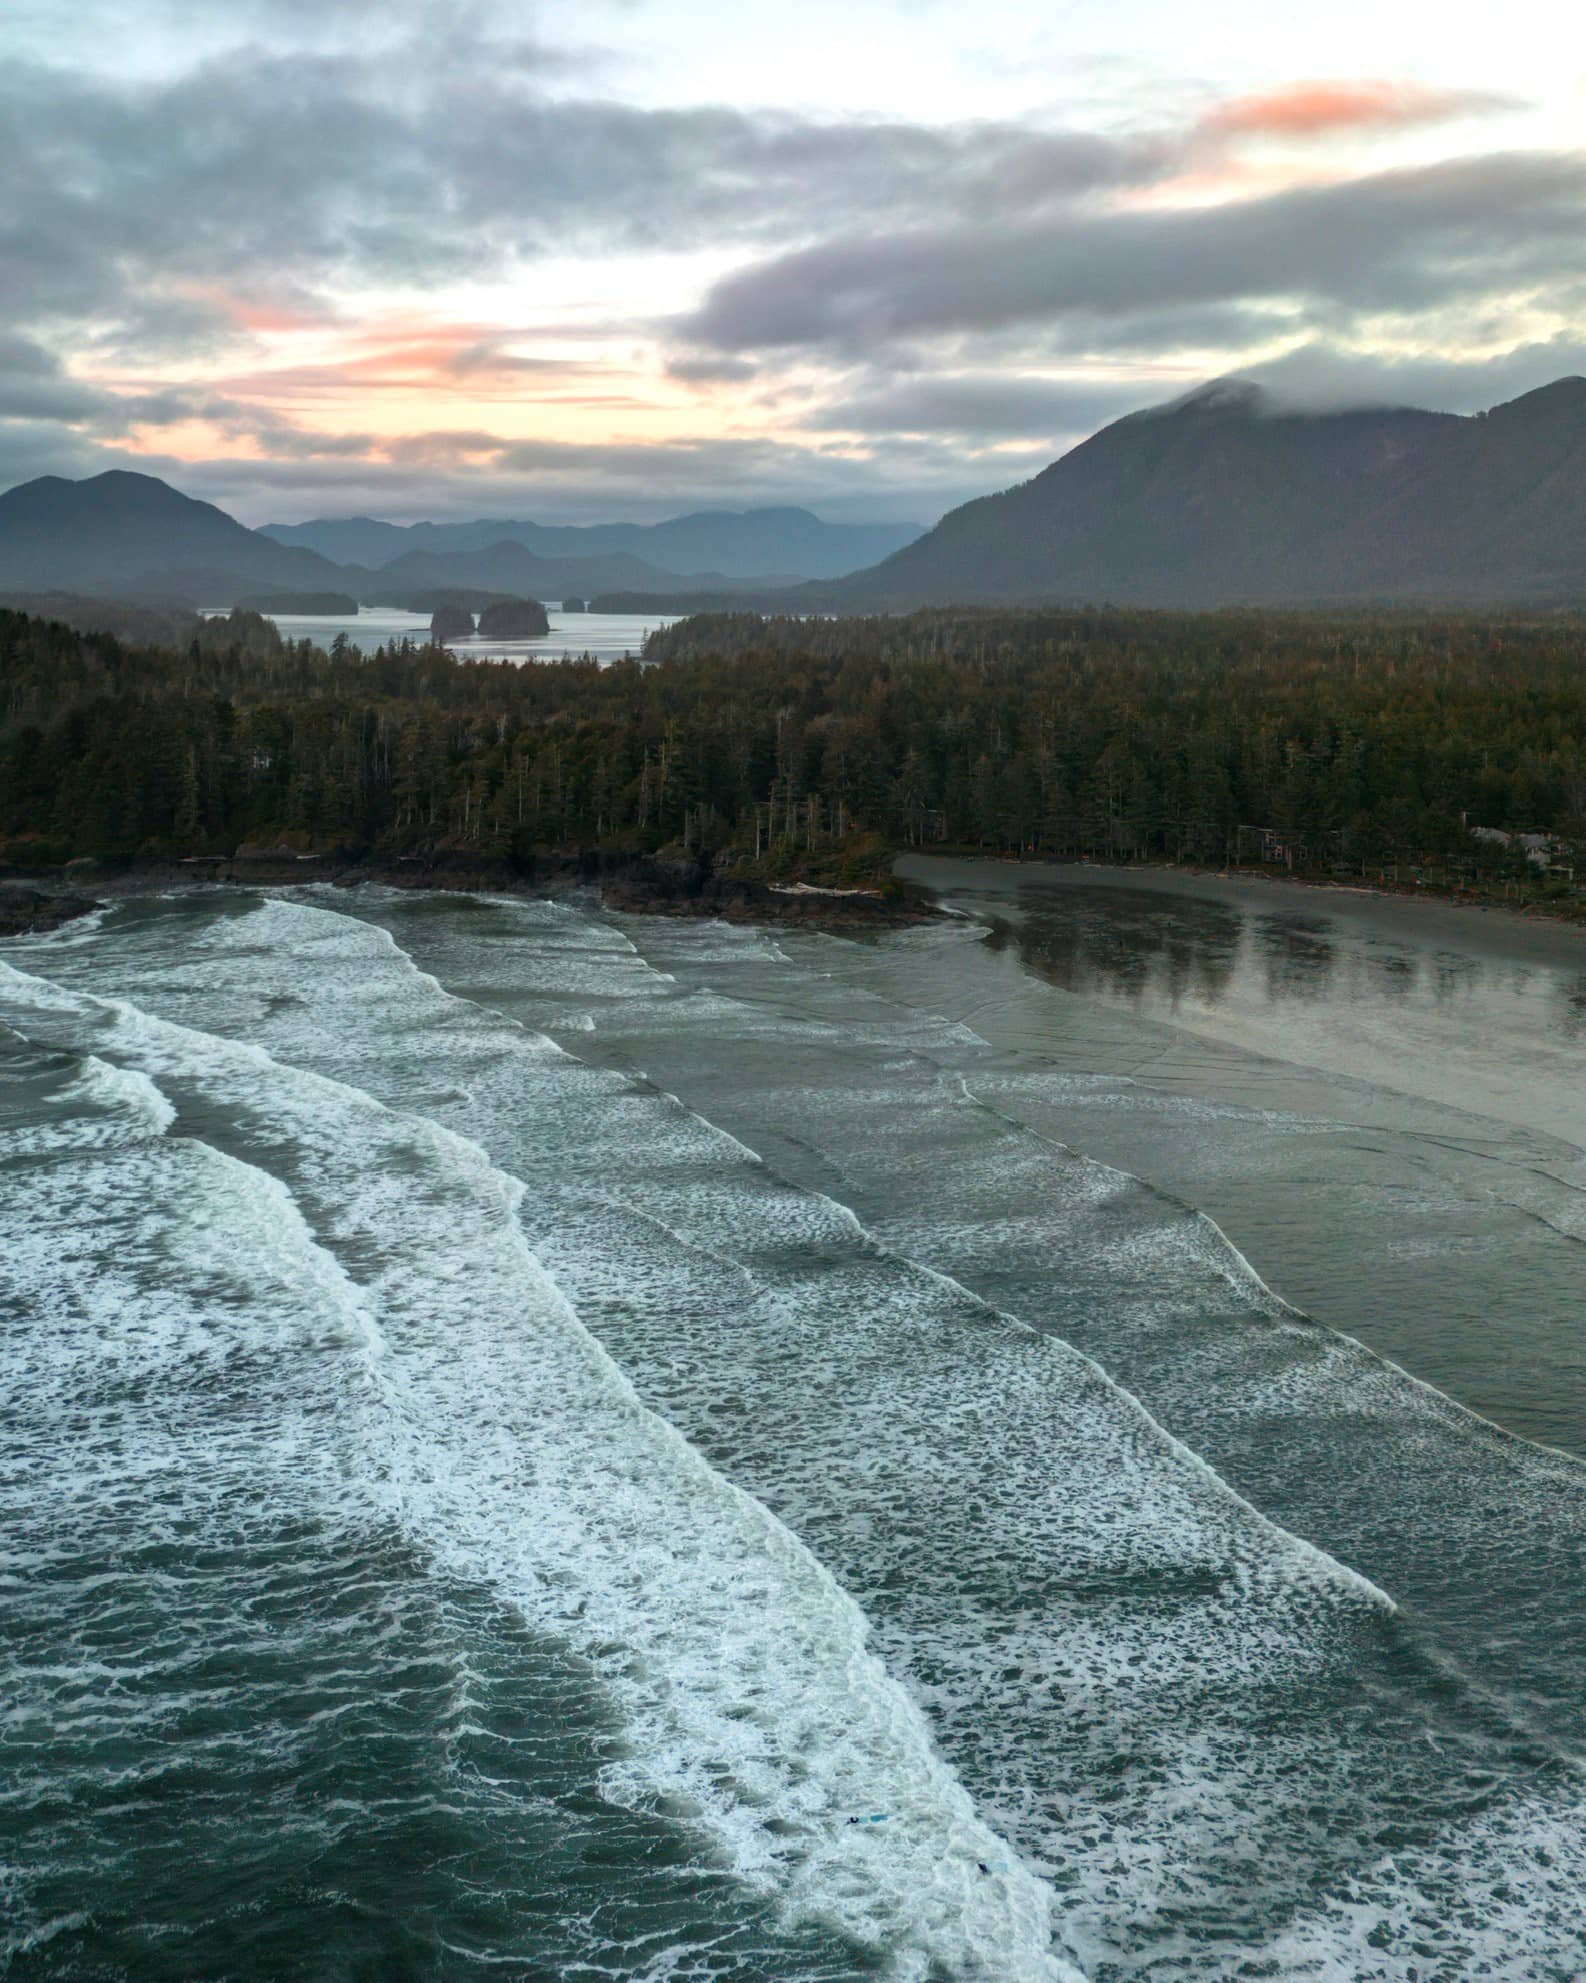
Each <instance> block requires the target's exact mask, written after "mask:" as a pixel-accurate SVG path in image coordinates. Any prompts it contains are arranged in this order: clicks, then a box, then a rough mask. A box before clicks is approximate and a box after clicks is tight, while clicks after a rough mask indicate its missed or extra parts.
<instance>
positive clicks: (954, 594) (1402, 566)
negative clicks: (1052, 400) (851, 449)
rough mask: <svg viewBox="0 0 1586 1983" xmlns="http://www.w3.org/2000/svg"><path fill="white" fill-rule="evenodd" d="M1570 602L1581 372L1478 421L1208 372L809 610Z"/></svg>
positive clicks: (1578, 520)
mask: <svg viewBox="0 0 1586 1983" xmlns="http://www.w3.org/2000/svg"><path fill="white" fill-rule="evenodd" d="M1012 600H1030V601H1036V600H1043V601H1053V602H1070V603H1082V602H1094V603H1102V602H1110V603H1115V604H1120V605H1141V606H1162V607H1190V608H1193V607H1214V606H1224V605H1242V604H1248V605H1310V604H1316V605H1321V604H1331V605H1342V604H1357V605H1366V604H1387V605H1394V604H1400V605H1414V604H1422V603H1439V604H1446V605H1458V604H1465V605H1472V606H1479V605H1500V604H1501V605H1511V604H1547V605H1551V604H1562V603H1569V602H1576V603H1579V602H1582V601H1586V380H1583V379H1561V380H1559V381H1558V382H1557V383H1556V384H1554V385H1551V386H1546V387H1543V388H1542V389H1540V390H1539V391H1537V392H1533V393H1527V394H1526V395H1525V396H1524V397H1523V398H1521V399H1517V400H1514V401H1512V402H1511V403H1510V404H1508V405H1505V406H1500V407H1497V408H1495V409H1494V410H1493V411H1492V412H1490V413H1486V414H1476V415H1472V416H1469V417H1461V416H1459V415H1456V414H1450V413H1428V412H1422V411H1420V410H1418V409H1416V408H1412V407H1377V408H1369V409H1361V410H1357V411H1350V412H1339V413H1301V412H1292V411H1285V410H1283V409H1282V408H1280V407H1279V406H1277V405H1276V404H1274V402H1273V401H1272V400H1271V399H1269V398H1268V397H1267V395H1266V394H1265V393H1263V392H1262V391H1261V390H1260V389H1259V388H1257V387H1255V386H1252V385H1249V384H1246V383H1244V382H1241V381H1219V382H1218V383H1217V384H1215V385H1213V386H1210V387H1207V388H1205V389H1203V390H1202V391H1200V392H1197V393H1192V394H1191V395H1189V397H1187V398H1185V399H1182V400H1177V401H1174V402H1173V403H1172V404H1170V405H1168V406H1165V407H1160V408H1152V409H1149V410H1147V411H1145V412H1142V413H1133V414H1130V415H1128V416H1127V417H1126V418H1124V419H1122V420H1119V421H1116V422H1114V424H1113V425H1112V426H1110V427H1106V428H1103V430H1102V431H1101V432H1100V433H1098V434H1095V435H1093V436H1092V437H1091V439H1089V440H1088V441H1085V442H1083V443H1082V444H1081V445H1080V446H1079V447H1077V448H1075V449H1073V450H1072V452H1070V453H1069V454H1066V455H1064V456H1063V457H1062V458H1061V460H1059V461H1056V462H1054V463H1053V464H1052V465H1051V467H1049V468H1047V469H1045V470H1043V472H1042V473H1041V474H1040V475H1038V476H1036V477H1035V479H1034V480H1033V481H1030V482H1026V483H1023V484H1022V485H1020V486H1019V487H1018V488H1014V489H1009V490H1006V491H1005V492H1003V493H1002V494H1001V495H996V496H986V497H982V498H981V499H980V500H979V501H977V502H972V503H966V504H965V505H964V506H963V507H962V508H961V509H957V510H953V511H951V512H950V513H949V514H948V515H947V516H945V517H944V518H943V519H942V521H941V522H940V523H939V524H938V525H937V526H936V528H935V529H934V530H932V531H929V532H928V533H927V534H926V535H925V536H924V537H921V538H919V539H918V540H917V541H916V542H914V543H913V544H910V545H908V546H906V547H905V548H904V549H903V550H901V551H899V552H897V553H895V554H894V555H893V556H892V557H890V558H888V559H886V560H884V561H883V562H882V563H881V564H879V565H877V566H875V567H874V568H873V569H872V570H870V571H867V572H860V573H856V574H855V575H854V576H852V577H850V578H848V579H845V580H842V581H839V582H838V583H837V584H835V585H827V586H823V587H821V588H820V590H819V594H818V595H816V594H815V593H814V591H813V589H811V596H810V600H809V603H810V604H811V605H823V606H826V607H828V608H836V609H838V610H863V609H866V608H893V607H901V606H918V605H929V604H936V603H940V604H948V603H954V604H963V603H973V602H975V601H1012Z"/></svg>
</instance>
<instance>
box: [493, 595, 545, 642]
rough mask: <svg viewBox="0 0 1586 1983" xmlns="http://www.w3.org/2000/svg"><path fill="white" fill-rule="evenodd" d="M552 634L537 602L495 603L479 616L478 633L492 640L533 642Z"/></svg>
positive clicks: (526, 600)
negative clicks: (539, 637) (544, 634)
mask: <svg viewBox="0 0 1586 1983" xmlns="http://www.w3.org/2000/svg"><path fill="white" fill-rule="evenodd" d="M550 630H551V622H550V619H549V616H548V615H547V613H546V611H545V608H544V607H543V606H542V605H541V604H540V602H539V600H538V599H495V600H492V601H491V603H490V604H489V605H488V606H486V607H485V608H484V610H483V611H482V612H481V613H480V615H479V631H480V632H481V633H482V634H488V635H489V637H490V638H491V639H492V640H534V639H537V638H538V636H539V635H541V634H543V633H549V632H550Z"/></svg>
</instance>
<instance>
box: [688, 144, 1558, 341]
mask: <svg viewBox="0 0 1586 1983" xmlns="http://www.w3.org/2000/svg"><path fill="white" fill-rule="evenodd" d="M1582 274H1586V158H1583V157H1581V156H1577V155H1573V154H1570V155H1556V154H1545V153H1515V154H1508V155H1499V156H1491V157H1485V158H1477V159H1459V160H1454V161H1451V162H1447V163H1441V164H1437V165H1431V166H1424V167H1417V168H1414V169H1408V170H1401V171H1396V172H1384V173H1377V174H1374V175H1371V176H1369V177H1365V178H1360V179H1355V180H1350V181H1347V182H1345V183H1343V184H1339V185H1332V186H1326V187H1320V188H1316V187H1304V188H1298V189H1294V190H1290V191H1287V192H1283V193H1278V194H1275V195H1271V196H1269V197H1267V198H1263V199H1250V200H1243V201H1237V202H1229V203H1226V204H1223V205H1219V206H1214V207H1195V208H1184V209H1177V210H1173V209H1168V210H1163V209H1135V210H1133V211H1126V212H1116V211H1114V212H1106V213H1097V212H1094V211H1091V210H1085V209H1071V210H1069V211H1066V212H1064V213H1062V214H1059V215H1056V216H1053V217H1051V218H1047V219H1042V220H1039V221H1036V222H1025V223H1018V224H1015V225H1012V226H1009V227H1004V228H1001V229H998V230H995V231H987V230H984V229H978V228H974V227H969V226H965V225H962V224H958V223H949V224H947V225H939V226H930V227H918V228H907V229H900V230H897V231H889V232H885V233H868V234H861V235H845V236H840V237H838V238H836V239H833V240H830V241H826V242H823V243H821V244H820V245H818V246H816V247H813V248H805V249H799V250H796V251H794V252H792V253H789V254H783V255H778V256H774V257H772V258H770V259H769V260H767V261H763V262H760V263H757V264H753V265H751V266H750V267H748V268H746V269H743V270H740V271H739V272H737V273H735V274H732V275H729V276H727V277H725V278H724V279H723V280H722V281H720V282H718V283H717V284H716V285H715V287H714V288H713V289H712V291H711V292H710V294H709V296H708V297H707V298H706V300H705V303H704V305H703V306H702V307H701V309H700V310H698V311H697V312H696V313H695V314H694V315H693V316H692V317H691V318H688V319H686V320H685V321H684V322H683V324H682V325H681V326H680V332H681V334H682V337H683V338H684V339H685V340H686V341H687V343H688V344H690V345H691V346H694V347H696V348H714V349H717V350H721V351H727V352H734V353H744V352H756V351H758V352H764V351H768V350H778V349H780V350H787V349H789V348H792V347H804V348H827V349H831V350H835V351H839V352H854V351H859V352H863V351H865V350H867V349H873V347H874V346H875V345H876V344H877V343H878V342H884V341H885V340H887V339H891V338H897V337H904V338H907V337H917V336H920V335H922V334H942V333H952V332H965V331H976V330H994V329H1001V328H1005V327H1007V326H1009V325H1012V324H1018V323H1025V324H1045V325H1051V324H1061V323H1063V322H1065V321H1073V320H1085V319H1093V318H1104V317H1108V316H1118V315H1124V314H1138V313H1140V312H1142V311H1147V310H1152V309H1163V308H1178V307H1182V306H1185V305H1206V304H1221V303H1247V302H1251V301H1265V300H1272V299H1279V298H1282V299H1286V300H1291V301H1293V302H1294V303H1295V304H1297V305H1299V306H1304V305H1306V304H1309V305H1313V306H1321V307H1324V308H1326V307H1342V308H1344V309H1347V310H1351V311H1379V312H1380V311H1405V310H1424V309H1427V308H1429V307H1431V306H1432V305H1434V304H1437V303H1440V302H1442V301H1444V300H1446V299H1447V298H1449V297H1451V296H1455V295H1459V296H1463V297H1471V296H1480V295H1483V294H1487V293H1490V292H1493V291H1495V290H1500V289H1503V290H1513V289H1515V288H1517V287H1539V288H1545V287H1547V286H1548V285H1556V284H1558V283H1559V282H1560V281H1562V280H1565V279H1572V278H1575V277H1578V276H1580V275H1582Z"/></svg>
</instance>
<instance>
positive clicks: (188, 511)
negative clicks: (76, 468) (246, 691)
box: [0, 468, 340, 606]
mask: <svg viewBox="0 0 1586 1983" xmlns="http://www.w3.org/2000/svg"><path fill="white" fill-rule="evenodd" d="M339 578H340V573H339V571H338V568H337V567H336V566H335V565H333V564H331V563H329V562H328V561H327V560H326V559H324V558H321V557H318V556H316V554H315V553H314V552H312V551H307V550H303V549H301V548H299V547H296V546H291V545H285V544H277V543H276V542H274V540H273V539H271V538H269V537H263V536H261V535H260V534H259V532H258V531H256V530H248V529H245V528H244V526H243V525H242V524H240V523H238V522H237V521H236V519H235V518H234V517H229V516H227V514H226V512H225V511H224V510H220V509H216V508H215V506H214V504H213V503H201V502H197V501H195V500H194V499H193V498H192V497H191V496H184V495H182V494H181V493H180V491H178V490H176V489H173V488H172V487H171V486H170V484H169V483H167V482H162V481H160V480H159V479H158V477H157V476H153V475H136V474H133V473H131V472H130V471H128V470H126V469H119V468H117V469H112V470H110V471H109V473H108V474H104V475H94V476H90V477H89V478H88V480H87V481H84V482H68V481H66V480H64V479H63V478H62V477H61V476H59V475H45V476H41V477H40V478H39V479H38V480H37V481H36V482H24V483H22V484H21V486H20V487H18V488H15V489H10V490H7V492H6V493H5V494H4V495H3V496H0V587H14V586H25V587H27V588H28V589H29V590H32V591H41V590H59V591H68V592H89V593H101V594H113V593H120V594H122V595H125V596H131V595H137V596H143V597H161V598H169V599H173V600H178V601H183V602H186V603H197V604H201V605H217V606H219V605H228V604H230V602H231V599H232V598H233V597H234V596H235V594H236V592H237V590H238V589H240V590H242V591H246V592H257V591H259V590H260V589H261V587H263V586H269V587H271V588H272V589H275V588H281V589H287V590H291V591H324V590H325V589H327V588H335V587H336V586H337V583H338V580H339ZM217 584H218V585H219V586H220V587H221V588H222V589H221V590H220V591H219V592H217V593H215V594H214V596H212V597H211V596H208V595H207V594H206V592H205V588H206V587H212V586H214V585H217Z"/></svg>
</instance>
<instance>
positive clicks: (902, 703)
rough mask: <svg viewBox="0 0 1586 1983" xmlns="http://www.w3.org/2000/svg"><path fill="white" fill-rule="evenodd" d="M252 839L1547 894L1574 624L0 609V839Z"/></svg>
mask: <svg viewBox="0 0 1586 1983" xmlns="http://www.w3.org/2000/svg"><path fill="white" fill-rule="evenodd" d="M1478 829H1479V831H1478ZM1521 834H1529V835H1533V836H1537V837H1536V838H1535V839H1534V840H1533V841H1532V843H1531V844H1530V846H1529V847H1527V846H1526V845H1525V844H1523V843H1522V842H1521V841H1520V840H1519V839H1518V838H1517V837H1511V838H1505V837H1503V836H1505V835H1507V836H1519V835H1521ZM249 843H252V844H256V845H257V844H264V845H268V846H272V847H274V846H281V847H290V848H293V849H297V850H301V851H306V852H320V853H327V852H333V851H334V852H336V853H338V854H339V855H341V856H342V857H344V858H347V859H350V860H357V859H369V860H374V861H379V860H390V859H394V858H397V857H408V858H415V857H416V858H421V859H422V858H426V857H427V858H438V857H440V856H442V855H449V856H455V855H460V854H467V855H469V856H472V857H477V858H478V859H480V860H481V861H485V860H488V861H490V862H496V863H501V864H504V865H505V866H508V867H510V866H512V865H514V864H516V865H519V866H522V865H527V864H528V863H529V862H530V861H532V860H533V859H534V858H536V857H538V856H541V855H543V854H544V853H546V852H547V851H556V850H562V851H568V850H575V849H576V850H590V849H597V848H598V849H607V850H614V851H627V852H631V853H635V854H639V853H648V854H655V853H659V854H680V855H681V854H687V855H688V856H690V857H693V858H697V859H705V860H709V861H714V862H715V863H717V864H718V865H719V866H721V867H724V868H725V867H728V866H732V867H736V868H737V869H738V870H739V871H741V872H747V873H755V872H759V873H771V874H774V873H793V872H801V873H806V874H810V875H816V874H833V873H844V872H846V873H857V872H859V871H861V870H862V869H865V870H867V871H869V872H872V873H874V872H879V871H881V869H882V867H883V866H884V863H885V861H886V860H887V859H888V858H889V857H890V853H891V851H892V850H893V849H895V848H901V847H913V848H927V849H929V848H941V849H954V850H969V851H984V852H987V853H998V854H1022V855H1027V856H1052V857H1074V856H1089V857H1093V858H1101V859H1108V860H1136V859H1149V860H1158V861H1161V860H1168V861H1185V862H1194V863H1199V864H1218V865H1221V864H1223V863H1225V862H1230V861H1231V862H1237V863H1238V864H1240V865H1255V864H1262V863H1264V864H1268V865H1271V864H1274V863H1275V864H1277V865H1280V866H1282V867H1284V868H1292V869H1294V870H1296V871H1298V872H1311V873H1330V874H1362V875H1368V876H1370V875H1378V874H1381V875H1385V876H1388V877H1389V878H1390V879H1392V878H1397V879H1399V880H1401V881H1407V880H1410V879H1419V880H1421V881H1424V882H1427V883H1429V884H1431V885H1434V886H1444V885H1447V886H1464V887H1473V888H1478V889H1480V890H1482V891H1484V892H1497V893H1500V894H1502V893H1507V894H1509V895H1523V896H1527V897H1530V896H1538V895H1553V896H1557V897H1559V898H1561V900H1564V901H1568V900H1572V899H1575V896H1576V884H1575V872H1574V871H1575V869H1576V867H1577V864H1578V865H1579V867H1580V872H1581V874H1582V876H1583V878H1586V621H1582V620H1581V619H1578V618H1573V617H1566V616H1555V617H1531V618H1514V619H1497V618H1481V619H1478V618H1468V619H1467V618H1460V617H1449V618H1446V619H1438V620H1426V619H1409V618H1404V617H1399V616H1391V615H1383V616H1379V617H1363V616H1352V617H1337V618H1334V617H1321V616H1300V615H1269V614H1258V613H1238V614H1207V615H1173V614H1161V613H1146V612H1117V611H1108V612H1059V611H931V612H921V613H915V614H912V615H907V616H899V617H877V618H872V619H792V618H787V619H766V618H762V617H760V616H757V615H749V614H738V615H714V616H710V615H707V616H700V617H696V618H694V619H690V620H687V621H683V622H681V623H679V624H678V625H676V626H674V627H671V628H669V629H666V630H665V631H664V632H662V633H660V634H657V635H654V636H652V638H651V640H650V643H649V645H648V647H647V649H646V653H645V655H644V657H643V658H642V659H641V660H635V661H629V662H622V663H619V664H617V665H615V666H610V667H605V668H602V667H599V666H597V665H596V664H595V663H594V662H592V661H588V660H585V661H578V660H568V661H564V662H560V663H549V664H536V665H531V666H526V667H520V666H518V665H515V664H513V663H507V662H490V661H479V660H466V661H463V660H457V659H455V658H454V657H452V656H451V655H450V654H448V653H447V652H446V651H445V650H444V649H443V648H441V647H438V646H433V645H429V646H415V645H413V644H411V643H407V644H403V645H401V646H397V647H392V648H387V649H382V650H380V651H379V652H377V653H375V654H373V655H370V656H367V657H365V656H363V655H360V654H359V653H358V651H357V650H356V649H354V648H352V647H350V646H349V645H347V644H345V643H338V645H337V646H336V647H335V648H334V649H332V651H330V652H328V653H327V652H324V651H322V650H320V649H317V648H314V647H311V646H309V645H308V644H307V643H291V642H285V641H283V640H282V639H281V638H280V636H279V635H278V634H277V632H276V630H275V629H274V627H273V626H272V625H271V623H270V622H269V621H267V620H264V619H262V618H260V617H259V616H258V615H257V614H252V613H247V612H243V611H240V610H239V611H237V612H234V613H233V614H232V615H231V617H230V618H229V619H225V620H214V621H210V622H208V623H206V625H205V627H204V630H203V633H202V637H195V638H193V639H191V640H189V641H187V642H186V643H184V644H178V645H164V646H161V645H147V644H139V643H137V642H135V641H130V640H127V639H125V638H117V637H115V636H112V635H110V634H107V633H93V632H87V633H85V632H79V631H73V630H72V629H70V628H68V627H67V626H65V625H62V624H60V623H58V622H52V621H49V620H44V619H40V618H36V617H28V616H26V615H23V614H20V613H0V860H4V861H5V862H6V863H7V864H8V865H10V866H11V867H12V868H13V869H16V868H27V867H29V866H33V867H38V866H43V865H47V864H52V863H61V862H65V861H67V860H70V859H73V858H75V857H80V856H92V857H96V858H98V859H101V860H109V861H116V862H160V861H169V860H173V859H177V858H184V857H190V856H194V855H205V854H228V853H231V852H233V851H234V850H235V849H236V848H237V847H238V846H239V845H244V844H249Z"/></svg>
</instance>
